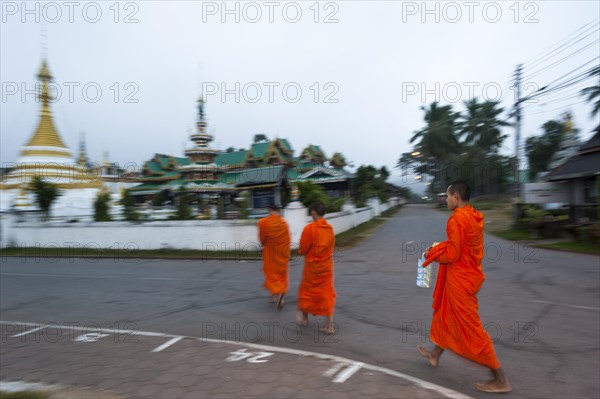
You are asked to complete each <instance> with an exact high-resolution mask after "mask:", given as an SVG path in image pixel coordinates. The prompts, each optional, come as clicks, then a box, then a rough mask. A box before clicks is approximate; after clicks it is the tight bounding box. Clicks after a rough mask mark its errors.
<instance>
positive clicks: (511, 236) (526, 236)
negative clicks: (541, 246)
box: [489, 229, 536, 241]
mask: <svg viewBox="0 0 600 399" xmlns="http://www.w3.org/2000/svg"><path fill="white" fill-rule="evenodd" d="M489 233H490V234H493V235H495V236H497V237H500V238H504V239H505V240H510V241H526V240H535V239H536V238H535V237H534V236H532V235H531V234H530V233H529V232H527V231H525V230H519V229H508V230H499V231H490V232H489Z"/></svg>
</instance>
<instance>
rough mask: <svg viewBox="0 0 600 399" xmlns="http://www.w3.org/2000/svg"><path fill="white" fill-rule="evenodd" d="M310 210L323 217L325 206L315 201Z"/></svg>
mask: <svg viewBox="0 0 600 399" xmlns="http://www.w3.org/2000/svg"><path fill="white" fill-rule="evenodd" d="M310 210H311V211H315V212H316V213H317V215H319V216H323V215H325V204H323V203H322V202H321V201H315V202H314V203H313V204H312V205H311V207H310Z"/></svg>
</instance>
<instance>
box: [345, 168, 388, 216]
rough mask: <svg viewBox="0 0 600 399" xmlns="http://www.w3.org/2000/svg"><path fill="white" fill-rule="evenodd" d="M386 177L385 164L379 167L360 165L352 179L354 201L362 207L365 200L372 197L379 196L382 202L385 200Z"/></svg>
mask: <svg viewBox="0 0 600 399" xmlns="http://www.w3.org/2000/svg"><path fill="white" fill-rule="evenodd" d="M388 177H389V172H388V171H387V169H386V168H385V166H384V167H382V168H381V169H377V168H375V167H374V166H373V165H367V166H364V165H362V166H360V167H359V168H358V169H357V170H356V173H355V175H354V179H353V180H352V186H353V188H354V192H353V200H354V203H355V204H356V205H357V206H359V207H362V206H364V205H365V202H366V200H367V199H369V198H372V197H379V199H380V200H381V201H382V202H383V201H387V189H388V186H387V183H386V180H387V178H388Z"/></svg>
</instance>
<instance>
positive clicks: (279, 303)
mask: <svg viewBox="0 0 600 399" xmlns="http://www.w3.org/2000/svg"><path fill="white" fill-rule="evenodd" d="M284 295H285V294H283V293H281V294H279V295H278V296H277V311H278V312H279V311H281V309H283V296H284Z"/></svg>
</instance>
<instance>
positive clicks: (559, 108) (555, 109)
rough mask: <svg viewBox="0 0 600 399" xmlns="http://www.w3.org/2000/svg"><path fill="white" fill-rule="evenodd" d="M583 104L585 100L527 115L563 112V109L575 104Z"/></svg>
mask: <svg viewBox="0 0 600 399" xmlns="http://www.w3.org/2000/svg"><path fill="white" fill-rule="evenodd" d="M585 102H587V100H582V101H577V102H575V103H572V104H567V105H563V106H561V107H557V108H552V109H546V110H543V111H538V112H530V113H528V114H527V115H537V114H543V113H546V112H551V111H558V110H565V108H569V107H572V106H573V105H577V104H581V103H585Z"/></svg>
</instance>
